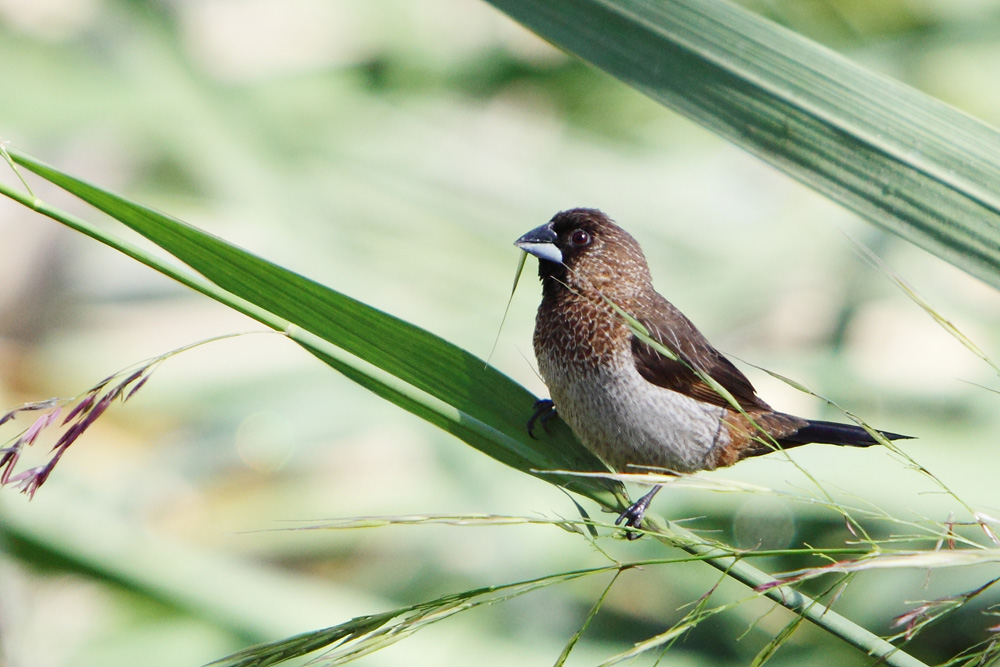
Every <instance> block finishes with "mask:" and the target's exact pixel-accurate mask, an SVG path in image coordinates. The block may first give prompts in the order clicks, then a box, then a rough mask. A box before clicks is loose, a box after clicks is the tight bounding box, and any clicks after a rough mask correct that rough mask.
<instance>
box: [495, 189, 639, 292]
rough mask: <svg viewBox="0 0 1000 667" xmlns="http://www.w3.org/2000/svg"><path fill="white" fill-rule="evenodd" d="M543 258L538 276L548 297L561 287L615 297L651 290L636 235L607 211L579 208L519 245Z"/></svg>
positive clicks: (543, 226) (528, 235) (557, 218)
mask: <svg viewBox="0 0 1000 667" xmlns="http://www.w3.org/2000/svg"><path fill="white" fill-rule="evenodd" d="M514 245H516V246H517V247H518V248H521V249H522V250H524V251H525V252H527V253H530V254H532V255H534V256H535V257H537V258H538V276H539V278H541V279H542V283H543V286H544V287H543V289H544V290H545V293H546V294H548V293H550V292H552V291H557V290H559V289H560V288H570V289H573V290H577V291H582V292H590V291H592V290H594V289H596V290H598V291H599V292H600V293H602V294H605V295H607V296H609V297H613V295H615V294H617V293H620V292H621V290H622V289H623V288H624V289H629V290H631V291H634V290H635V288H636V287H645V286H646V285H649V282H650V277H649V268H648V266H647V265H646V257H645V255H643V254H642V248H640V247H639V244H638V243H637V242H636V240H635V239H634V238H632V236H631V235H630V234H629V233H628V232H626V231H625V230H624V229H622V228H621V227H619V226H618V225H616V224H615V223H614V222H612V221H611V219H610V218H609V217H608V216H606V215H605V214H604V213H602V212H601V211H598V210H597V209H593V208H574V209H571V210H569V211H562V212H561V213H557V214H556V215H555V216H554V217H553V218H552V219H551V220H550V221H549V222H547V223H545V224H544V225H542V226H540V227H536V228H535V229H532V230H531V231H530V232H528V233H527V234H525V235H524V236H522V237H521V238H519V239H518V240H517V241H515V242H514Z"/></svg>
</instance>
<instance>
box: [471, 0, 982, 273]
mask: <svg viewBox="0 0 1000 667" xmlns="http://www.w3.org/2000/svg"><path fill="white" fill-rule="evenodd" d="M488 2H490V4H492V5H494V6H496V7H497V8H499V9H500V10H502V11H504V12H506V13H507V14H509V15H510V16H512V17H513V18H514V19H516V20H517V21H519V22H521V23H523V24H524V25H525V26H527V27H528V28H530V29H531V30H533V31H535V32H536V33H538V34H539V35H541V36H542V37H544V38H545V39H547V40H549V41H550V42H552V43H553V44H555V45H557V46H559V47H561V48H563V49H565V50H566V51H569V52H570V53H573V54H576V55H578V56H579V57H581V58H583V59H584V60H586V61H588V62H590V63H591V64H593V65H595V66H597V67H599V68H600V69H602V70H604V71H606V72H608V73H609V74H611V75H613V76H615V77H617V78H618V79H620V80H622V81H623V82H625V83H627V84H628V85H630V86H632V87H634V88H636V89H638V90H640V91H641V92H643V93H645V94H646V95H648V96H649V97H651V98H653V99H655V100H657V101H659V102H661V103H662V104H664V105H666V106H668V107H670V108H672V109H675V110H676V111H678V112H680V113H682V114H684V115H686V116H688V117H689V118H691V119H692V120H694V121H695V122H697V123H700V124H701V125H703V126H705V127H706V128H708V129H709V130H711V131H713V132H715V133H717V134H719V135H721V136H722V137H724V138H726V139H728V140H729V141H732V142H733V143H735V144H737V145H739V146H741V147H743V148H744V149H746V150H748V151H750V152H751V153H753V154H755V155H757V156H758V157H761V158H762V159H764V160H766V161H768V162H770V163H771V164H773V165H775V166H777V167H779V168H781V169H782V170H784V171H786V172H787V173H788V174H790V175H792V176H793V177H795V178H797V179H798V180H800V181H803V182H804V183H806V184H808V185H810V186H811V187H813V188H815V189H817V190H819V191H820V192H822V193H824V194H826V195H827V196H829V197H830V198H832V199H834V200H836V201H838V202H840V203H841V204H843V205H844V206H846V207H848V208H850V209H851V210H853V211H855V212H857V213H859V214H860V215H862V216H864V217H866V218H867V219H868V220H870V221H872V222H874V223H875V224H877V225H880V226H882V227H884V228H886V229H889V230H891V231H893V232H895V233H896V234H898V235H900V236H902V237H903V238H906V239H908V240H910V241H911V242H913V243H915V244H916V245H918V246H921V247H923V248H925V249H927V250H929V251H930V252H933V253H934V254H936V255H938V256H939V257H942V258H943V259H946V260H947V261H949V262H951V263H953V264H955V265H956V266H959V267H961V268H962V269H964V270H966V271H968V272H969V273H971V274H973V275H975V276H977V277H979V278H981V279H983V280H985V281H987V282H989V283H991V284H993V285H994V286H1000V194H998V188H997V186H998V184H1000V133H998V132H997V131H996V130H994V129H992V128H990V127H988V126H986V125H984V124H982V123H980V122H979V121H977V120H975V119H973V118H971V117H969V116H967V115H965V114H963V113H961V112H960V111H957V110H955V109H953V108H951V107H949V106H947V105H946V104H943V103H941V102H939V101H937V100H935V99H933V98H931V97H929V96H927V95H924V94H923V93H920V92H918V91H916V90H914V89H912V88H909V87H907V86H905V85H903V84H901V83H899V82H897V81H893V80H891V79H889V78H887V77H884V76H880V75H878V74H874V73H872V72H870V71H868V70H866V69H864V68H862V67H859V66H857V65H855V64H853V63H851V62H850V61H849V60H847V59H846V58H843V57H841V56H839V55H837V54H836V53H834V52H832V51H830V50H828V49H826V48H824V47H822V46H819V45H817V44H815V43H813V42H810V41H809V40H807V39H805V38H803V37H801V36H799V35H796V34H795V33H793V32H791V31H788V30H786V29H784V28H781V27H780V26H777V25H775V24H773V23H771V22H769V21H767V20H766V19H763V18H761V17H759V16H756V15H754V14H752V13H750V12H748V11H746V10H744V9H742V8H740V7H736V6H735V5H731V4H729V3H727V2H724V1H722V0H561V1H560V2H551V1H550V0H488Z"/></svg>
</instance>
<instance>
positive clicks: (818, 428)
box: [778, 420, 913, 447]
mask: <svg viewBox="0 0 1000 667" xmlns="http://www.w3.org/2000/svg"><path fill="white" fill-rule="evenodd" d="M879 433H881V434H882V435H883V436H885V438H886V439H887V440H908V439H910V438H912V437H913V436H912V435H900V434H899V433H890V432H889V431H879ZM778 442H780V443H781V446H782V447H795V446H797V445H807V444H809V443H811V442H818V443H824V444H828V445H847V446H849V447H869V446H871V445H874V444H876V440H875V438H873V437H872V436H871V435H870V434H869V433H868V431H866V430H864V429H863V428H861V427H860V426H857V425H856V424H840V423H837V422H824V421H818V420H810V421H809V423H808V424H806V425H805V426H803V427H802V428H800V429H799V430H798V431H796V432H795V433H793V434H791V435H789V436H787V437H784V438H782V439H781V440H779V441H778Z"/></svg>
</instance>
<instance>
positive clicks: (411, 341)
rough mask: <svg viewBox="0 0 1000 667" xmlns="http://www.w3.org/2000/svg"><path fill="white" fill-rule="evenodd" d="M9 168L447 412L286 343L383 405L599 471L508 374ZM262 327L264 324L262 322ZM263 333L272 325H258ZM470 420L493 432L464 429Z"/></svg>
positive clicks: (529, 463) (599, 492) (501, 446)
mask: <svg viewBox="0 0 1000 667" xmlns="http://www.w3.org/2000/svg"><path fill="white" fill-rule="evenodd" d="M9 153H10V155H11V157H12V158H13V159H14V161H15V162H17V163H18V164H20V165H21V166H23V167H25V168H27V169H29V170H31V171H33V172H34V173H36V174H38V175H39V176H41V177H43V178H45V179H46V180H48V181H50V182H52V183H54V184H56V185H58V186H59V187H61V188H63V189H65V190H66V191H67V192H70V193H72V194H74V195H76V196H77V197H79V198H80V199H82V200H84V201H86V202H88V203H89V204H91V205H93V206H94V207H96V208H98V209H99V210H101V211H103V212H105V213H107V214H108V215H110V216H112V217H114V218H115V219H117V220H119V221H120V222H122V223H123V224H125V225H127V226H128V227H130V228H131V229H133V230H135V231H136V232H138V233H139V234H141V235H143V236H145V237H146V238H148V239H149V240H151V241H153V242H154V243H156V244H157V245H158V246H160V247H161V248H163V249H164V250H166V251H167V252H169V253H170V254H172V255H173V256H174V257H176V258H177V259H179V260H181V261H182V262H184V263H185V264H187V265H188V266H190V267H191V268H192V269H194V270H195V271H197V272H199V273H200V274H201V275H203V276H205V278H207V279H208V280H210V281H211V282H212V283H214V284H215V285H218V286H219V287H221V288H222V289H223V290H226V291H227V292H229V293H231V294H233V295H236V296H237V297H239V298H241V299H244V300H246V301H248V302H250V303H252V304H254V305H256V306H258V307H259V308H261V309H263V310H264V311H266V312H267V313H270V314H273V315H275V316H276V317H277V318H279V319H280V320H284V321H287V322H290V323H292V324H294V325H295V326H297V327H300V328H301V329H302V330H304V331H305V332H308V333H309V334H312V335H314V336H316V337H318V338H319V339H321V340H323V341H326V342H329V343H331V344H333V345H334V346H336V347H337V348H340V349H342V350H344V351H346V352H347V353H349V354H350V355H353V356H355V357H357V358H359V359H361V360H364V362H367V363H369V364H372V365H373V366H375V367H377V368H378V369H381V370H382V371H384V372H385V373H387V374H388V375H390V376H391V377H394V378H398V379H399V380H401V381H402V382H403V383H405V384H406V385H409V386H410V387H412V388H413V389H414V390H415V393H416V394H417V395H418V396H419V395H423V394H426V395H429V396H430V397H432V398H433V399H434V400H436V401H440V402H443V403H444V404H446V405H449V406H452V407H453V408H455V412H454V413H452V414H451V415H449V416H442V414H443V413H442V412H441V411H436V412H435V411H433V410H428V409H426V406H425V405H424V404H422V403H421V400H414V398H413V393H414V392H410V391H409V390H408V389H407V388H406V387H400V386H398V384H392V383H386V382H385V381H384V380H380V379H378V378H376V377H375V376H374V375H373V374H372V373H371V372H370V371H369V370H366V369H365V368H364V365H363V364H354V365H352V364H349V363H345V361H344V360H343V359H339V358H337V357H335V356H334V355H332V354H330V353H329V352H328V351H324V350H323V349H320V347H319V346H317V345H312V344H309V342H308V341H304V340H302V339H300V338H299V337H296V336H295V335H292V337H293V338H294V339H296V340H297V341H298V342H300V343H301V344H303V345H304V346H305V347H306V349H308V350H309V351H310V352H312V353H313V354H315V355H316V356H318V357H319V358H320V359H322V360H323V361H324V362H326V363H327V364H329V365H331V366H333V367H334V368H336V369H337V370H339V371H341V372H342V373H344V374H345V375H347V376H348V377H350V378H351V379H353V380H354V381H356V382H358V383H359V384H362V385H363V386H365V387H366V388H368V389H370V390H372V391H374V392H375V393H377V394H379V395H380V396H382V397H383V398H387V399H388V400H390V401H392V402H394V403H396V404H397V405H400V406H401V407H403V408H404V409H407V410H409V411H410V412H413V413H414V414H416V415H418V416H420V417H422V418H424V419H426V420H428V421H430V422H431V423H433V424H435V425H437V426H439V427H441V428H443V429H445V430H447V431H448V432H450V433H452V434H454V435H456V436H458V437H460V438H461V439H463V440H465V441H466V442H467V443H469V444H470V445H472V446H473V447H475V448H477V449H479V450H480V451H482V452H484V453H486V454H487V455H489V456H492V457H493V458H495V459H497V460H499V461H501V462H503V463H506V464H507V465H509V466H511V467H514V468H517V469H519V470H522V471H524V472H528V473H531V474H536V475H538V474H539V472H538V471H548V470H576V471H581V472H586V471H602V470H604V471H606V470H607V468H606V467H605V466H604V464H603V463H602V462H601V461H600V460H599V459H598V458H597V457H596V456H594V455H593V454H591V453H590V452H589V451H588V450H586V449H584V448H583V446H582V445H580V444H579V442H578V441H577V440H576V439H575V438H574V437H573V435H572V433H571V432H570V431H569V429H568V428H567V427H566V426H565V425H563V424H553V426H554V428H553V429H552V433H551V434H549V435H547V436H546V437H545V438H543V439H540V440H532V439H530V438H529V437H528V434H527V430H526V427H525V424H526V421H527V417H528V416H529V415H530V411H531V406H532V405H533V403H534V401H535V397H534V396H532V394H531V393H530V392H529V391H527V390H526V389H525V388H524V387H522V386H521V385H519V384H517V383H516V382H514V381H513V380H511V379H510V378H508V377H507V376H506V375H504V374H503V373H501V372H500V371H498V370H496V369H495V368H493V367H492V366H489V365H487V364H486V363H485V362H484V361H483V360H482V359H479V358H478V357H476V356H475V355H473V354H471V353H469V352H466V351H465V350H463V349H462V348H460V347H458V346H456V345H453V344H451V343H449V342H447V341H445V340H443V339H442V338H440V337H439V336H436V335H434V334H432V333H430V332H429V331H426V330H424V329H421V328H420V327H417V326H415V325H412V324H410V323H408V322H405V321H403V320H400V319H399V318H396V317H394V316H392V315H389V314H387V313H384V312H382V311H379V310H377V309H375V308H372V307H371V306H368V305H367V304H364V303H362V302H360V301H357V300H356V299H352V298H351V297H348V296H346V295H344V294H341V293H340V292H337V291H336V290H333V289H330V288H328V287H326V286H324V285H321V284H319V283H317V282H315V281H313V280H310V279H308V278H306V277H304V276H302V275H300V274H297V273H294V272H293V271H289V270H288V269H285V268H283V267H281V266H278V265H276V264H274V263H272V262H269V261H267V260H265V259H263V258H261V257H258V256H256V255H254V254H252V253H249V252H247V251H245V250H242V249H240V248H237V247H236V246H234V245H232V244H230V243H228V242H226V241H224V240H222V239H220V238H218V237H216V236H213V235H211V234H208V233H206V232H203V231H201V230H199V229H197V228H195V227H193V226H191V225H188V224H187V223H185V222H183V221H180V220H177V219H175V218H172V217H170V216H167V215H165V214H162V213H159V212H157V211H154V210H153V209H150V208H147V207H144V206H141V205H139V204H136V203H134V202H131V201H129V200H126V199H124V198H122V197H120V196H118V195H115V194H114V193H111V192H109V191H107V190H104V189H102V188H99V187H97V186H95V185H92V184H89V183H87V182H85V181H83V180H80V179H77V178H75V177H73V176H70V175H68V174H66V173H63V172H61V171H59V170H58V169H55V168H54V167H51V166H49V165H46V164H44V163H42V162H40V161H37V160H35V159H34V158H31V157H29V156H27V155H25V154H23V153H20V152H17V151H9ZM262 321H264V320H262ZM264 323H265V324H268V325H269V326H273V325H274V321H273V320H269V321H264ZM468 418H471V419H472V420H475V421H476V422H478V423H481V424H482V425H485V427H486V428H487V429H488V430H489V429H492V430H494V431H495V433H494V434H493V435H492V436H484V435H483V432H482V429H479V428H469V424H468V423H467V422H468ZM540 476H541V477H542V478H543V479H546V480H547V481H552V482H558V483H560V484H562V485H563V486H566V487H567V488H570V489H572V490H574V491H578V492H580V493H583V494H584V495H588V496H590V497H592V498H594V499H595V500H598V502H601V503H603V504H604V505H606V506H617V505H619V504H620V501H621V499H622V498H623V497H624V496H623V495H622V494H623V492H622V485H621V483H620V482H614V481H610V480H605V479H600V478H593V477H575V476H566V475H550V474H546V473H544V472H542V473H541V474H540Z"/></svg>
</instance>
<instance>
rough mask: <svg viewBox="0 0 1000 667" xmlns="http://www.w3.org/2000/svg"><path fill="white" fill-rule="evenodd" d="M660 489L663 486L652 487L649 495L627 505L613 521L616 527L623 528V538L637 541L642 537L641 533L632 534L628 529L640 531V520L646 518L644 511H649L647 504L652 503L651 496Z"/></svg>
mask: <svg viewBox="0 0 1000 667" xmlns="http://www.w3.org/2000/svg"><path fill="white" fill-rule="evenodd" d="M662 488H663V486H662V485H660V484H657V485H656V486H654V487H653V488H652V490H651V491H650V492H649V493H647V494H646V495H644V496H643V497H642V498H639V500H637V501H635V502H634V503H632V504H631V505H629V506H628V509H626V510H625V511H624V512H622V513H621V514H620V515H619V516H618V518H617V519H616V520H615V525H616V526H623V527H624V528H625V537H626V538H627V539H629V540H637V539H639V538H640V537H642V533H633V532H632V531H631V530H629V528H635V529H636V530H642V520H643V519H644V518H645V516H646V510H647V509H649V504H650V503H651V502H653V496H655V495H656V494H657V493H658V492H659V491H660V489H662ZM623 523H624V525H623Z"/></svg>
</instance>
